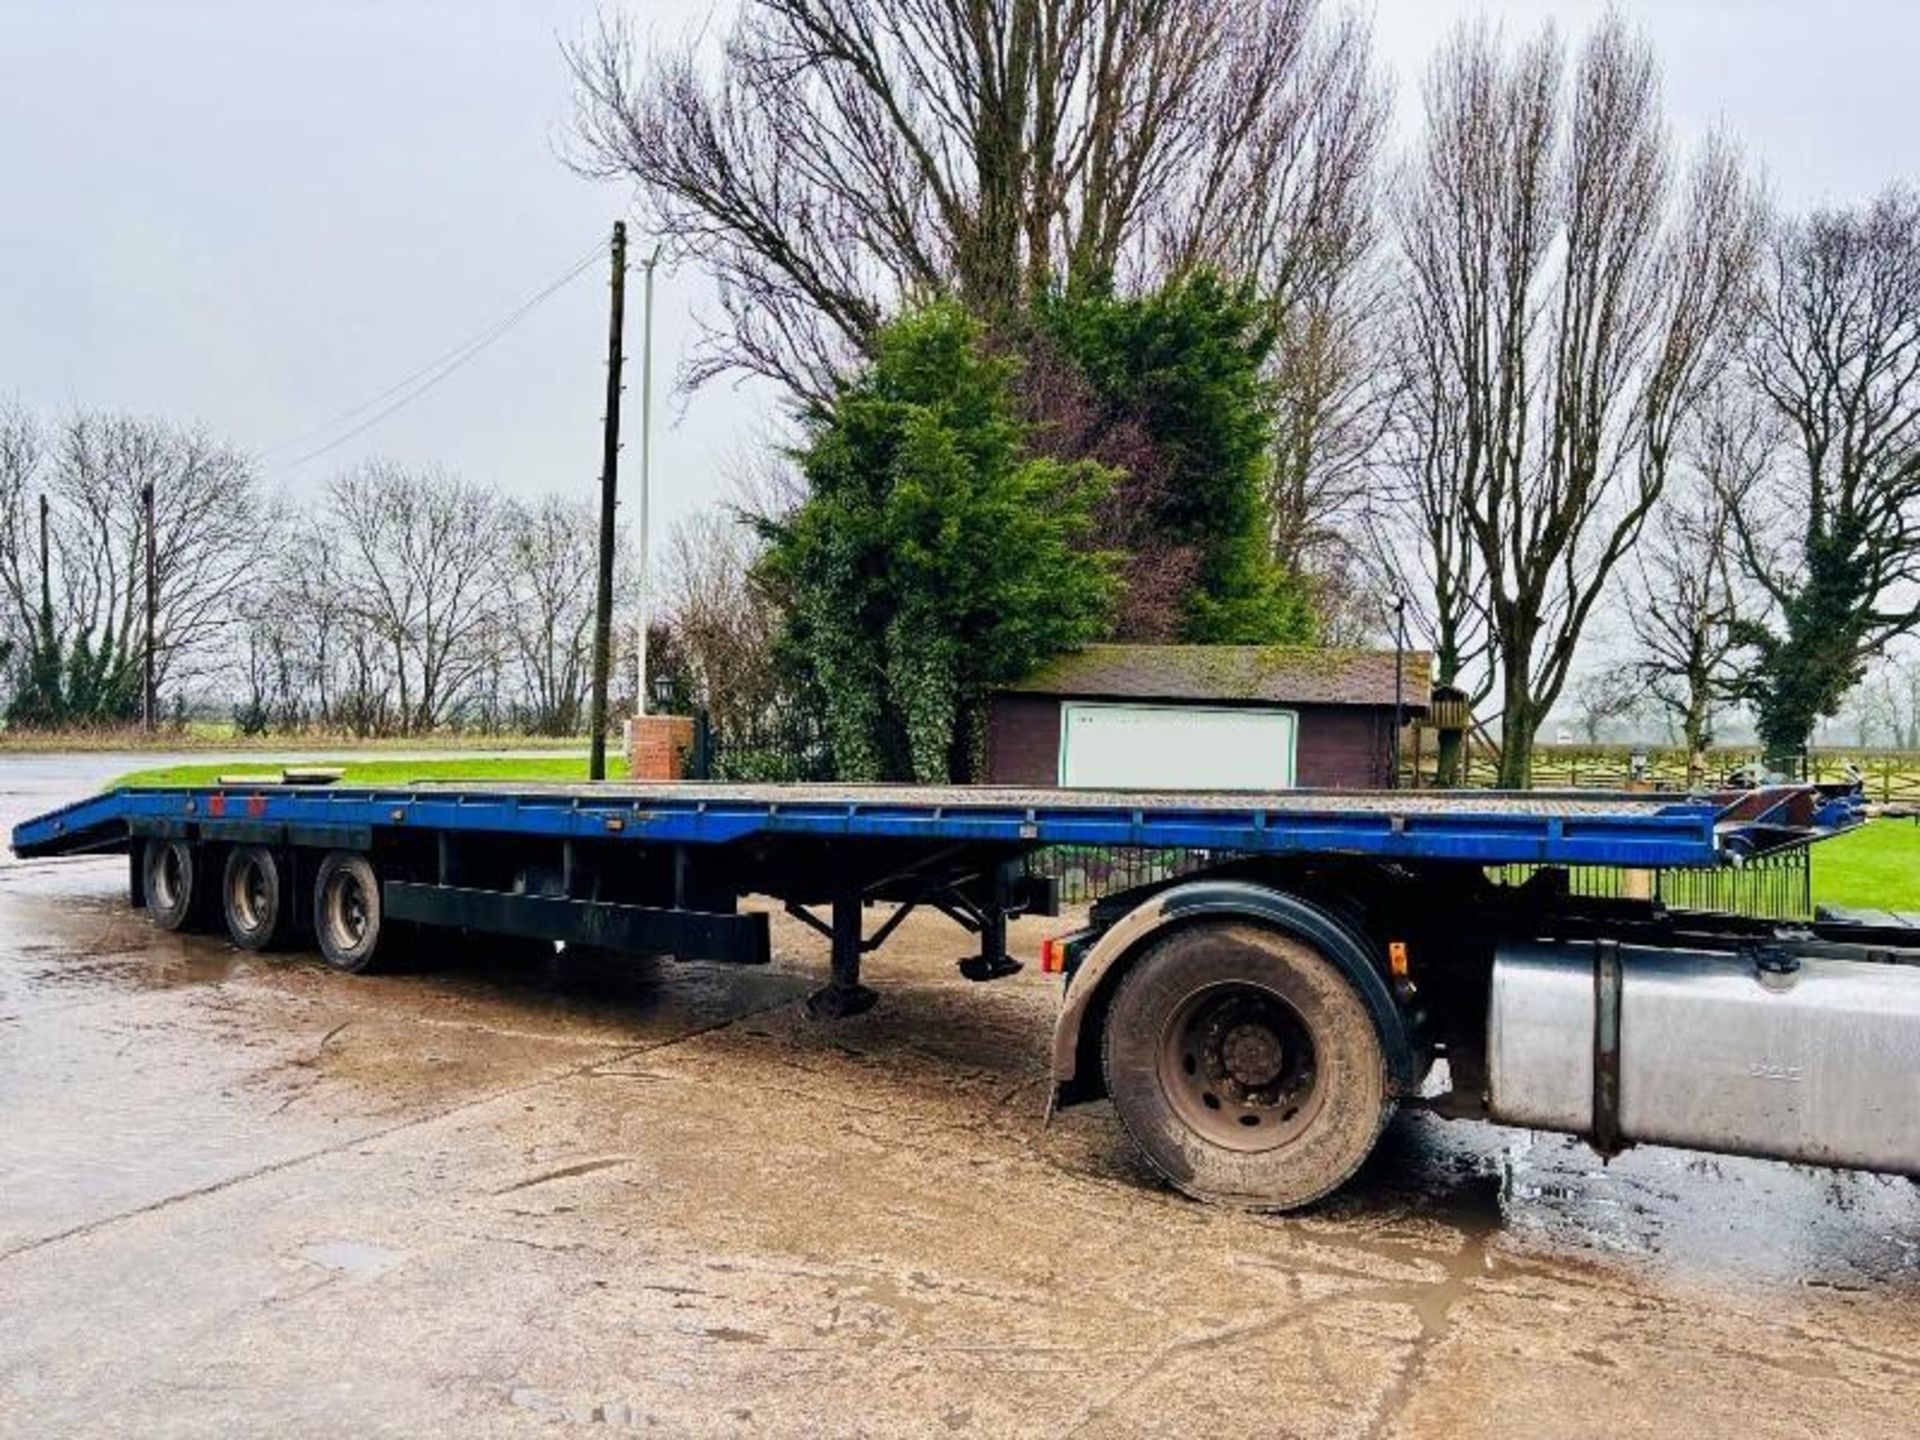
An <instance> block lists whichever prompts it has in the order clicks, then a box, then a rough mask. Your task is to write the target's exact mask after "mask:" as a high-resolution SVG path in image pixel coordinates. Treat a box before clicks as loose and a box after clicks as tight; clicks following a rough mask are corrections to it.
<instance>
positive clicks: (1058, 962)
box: [1040, 940, 1067, 975]
mask: <svg viewBox="0 0 1920 1440" xmlns="http://www.w3.org/2000/svg"><path fill="white" fill-rule="evenodd" d="M1066 968H1067V947H1066V946H1064V945H1062V944H1061V943H1060V942H1059V941H1058V940H1042V941H1041V942H1040V973H1041V974H1043V975H1058V974H1060V973H1061V972H1062V971H1063V970H1065V969H1066Z"/></svg>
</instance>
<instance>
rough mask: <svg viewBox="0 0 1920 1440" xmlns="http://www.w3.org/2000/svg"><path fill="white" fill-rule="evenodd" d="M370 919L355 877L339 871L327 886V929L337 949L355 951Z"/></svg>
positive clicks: (368, 907) (369, 907)
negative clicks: (331, 932)
mask: <svg viewBox="0 0 1920 1440" xmlns="http://www.w3.org/2000/svg"><path fill="white" fill-rule="evenodd" d="M372 918H373V917H372V914H371V906H369V905H368V903H367V893H366V887H365V886H363V885H362V884H361V883H360V877H359V876H357V875H351V874H348V873H347V872H345V871H342V872H340V873H339V874H336V875H335V876H334V877H333V878H332V879H331V880H330V881H329V882H328V883H327V926H328V928H329V929H331V930H332V931H333V935H334V939H335V940H336V941H337V942H338V943H339V945H340V948H341V949H343V950H357V949H359V948H360V944H361V942H362V941H364V940H365V939H366V938H367V929H368V926H369V925H370V924H371V923H372Z"/></svg>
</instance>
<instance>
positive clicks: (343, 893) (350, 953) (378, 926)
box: [313, 850, 386, 975]
mask: <svg viewBox="0 0 1920 1440" xmlns="http://www.w3.org/2000/svg"><path fill="white" fill-rule="evenodd" d="M382 920H383V916H382V914H381V904H380V877H379V876H378V875H377V874H375V873H374V869H373V865H372V862H370V861H369V860H368V859H367V857H366V856H364V855H357V854H354V853H353V852H351V851H347V850H333V851H329V852H328V854H327V857H326V859H324V860H322V861H321V862H320V869H319V872H318V873H317V874H316V875H315V876H314V881H313V933H314V937H315V938H316V939H317V940H318V941H319V942H320V953H321V954H322V955H324V956H326V958H327V963H328V964H329V965H331V966H333V967H334V968H335V969H337V970H345V971H347V972H348V973H349V974H354V975H364V974H366V973H368V972H370V971H374V970H378V969H379V968H380V967H381V965H382V964H383V963H384V961H385V959H386V957H385V956H384V955H383V954H382V953H381V944H380V942H381V939H382V929H383V926H382Z"/></svg>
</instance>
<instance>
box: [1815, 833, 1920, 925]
mask: <svg viewBox="0 0 1920 1440" xmlns="http://www.w3.org/2000/svg"><path fill="white" fill-rule="evenodd" d="M1813 898H1814V902H1815V903H1816V904H1818V903H1820V902H1822V901H1825V902H1827V903H1828V904H1833V905H1858V906H1863V907H1865V908H1867V909H1871V910H1920V823H1916V822H1915V821H1912V820H1874V821H1871V822H1869V823H1868V824H1867V825H1866V826H1865V827H1864V828H1862V829H1859V830H1856V831H1854V832H1853V833H1852V834H1850V835H1842V836H1841V837H1840V838H1839V839H1837V840H1823V841H1821V842H1820V843H1819V844H1817V845H1815V846H1814V847H1813Z"/></svg>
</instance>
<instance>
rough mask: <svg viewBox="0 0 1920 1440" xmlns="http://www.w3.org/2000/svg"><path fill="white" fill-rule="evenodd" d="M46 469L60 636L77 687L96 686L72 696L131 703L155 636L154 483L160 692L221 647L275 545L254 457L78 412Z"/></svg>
mask: <svg viewBox="0 0 1920 1440" xmlns="http://www.w3.org/2000/svg"><path fill="white" fill-rule="evenodd" d="M49 469H50V475H49V477H48V478H49V485H48V490H49V493H50V495H51V496H52V498H53V502H54V515H55V525H54V533H55V551H56V557H57V558H56V564H57V566H58V569H59V587H58V588H59V592H60V593H61V594H62V596H63V597H64V607H63V616H62V632H63V634H64V635H65V637H66V639H67V641H68V646H69V651H70V655H69V673H70V675H71V676H72V677H73V683H74V684H75V686H76V687H77V688H78V689H80V690H82V691H85V692H87V693H85V694H81V695H76V697H74V698H75V701H76V703H78V704H79V705H80V707H81V709H82V710H83V711H85V710H91V709H101V708H102V707H104V710H115V709H118V710H122V711H124V712H125V713H132V712H133V711H134V710H135V709H137V707H138V696H139V670H140V665H141V659H142V656H143V654H144V652H145V643H146V642H145V605H146V583H147V582H146V562H145V555H146V542H147V533H146V532H147V526H146V518H145V507H144V505H143V503H142V500H141V494H142V491H143V490H144V489H146V488H147V487H149V486H151V487H152V491H153V508H154V536H153V539H154V576H155V587H154V589H155V595H156V600H157V604H156V609H157V615H156V619H155V626H154V645H153V651H154V674H155V684H156V687H157V688H159V689H162V690H165V689H166V688H168V687H170V686H174V685H178V684H183V683H185V682H186V681H187V680H189V679H191V678H192V677H193V676H195V675H196V674H198V673H200V672H201V671H202V670H204V669H205V667H207V666H209V665H212V664H214V663H216V662H217V661H218V660H219V659H220V658H222V657H223V655H224V653H225V652H224V644H225V640H226V635H227V631H228V629H229V627H230V626H231V625H232V624H233V623H234V620H235V610H234V603H235V600H236V598H237V597H238V595H239V593H240V591H241V589H242V587H243V586H244V585H245V584H246V582H247V581H248V580H249V579H250V578H251V577H252V576H253V575H254V574H255V572H256V571H257V569H258V566H259V562H260V558H261V556H262V555H263V554H265V553H266V552H267V550H268V548H269V546H270V544H271V541H272V538H273V537H272V534H271V516H270V515H269V513H268V512H267V510H266V508H265V507H264V506H263V505H262V503H261V500H260V494H259V489H258V486H257V484H256V482H255V479H254V475H253V470H252V466H251V463H250V462H249V460H248V459H247V457H246V456H245V455H244V454H242V453H241V452H240V451H238V450H236V449H234V448H233V447H232V446H229V445H226V444H223V443H222V442H220V441H217V440H215V439H213V438H212V437H211V436H210V435H208V434H207V433H206V432H205V431H204V430H200V429H183V428H180V427H177V426H174V425H171V424H168V423H166V422H164V421H157V420H143V419H138V418H136V417H133V416H128V415H110V414H102V413H96V412H82V413H79V414H76V415H74V416H72V417H71V418H69V419H68V420H66V421H64V422H63V423H62V424H61V425H60V426H59V428H58V431H57V433H56V435H55V437H54V440H53V444H52V447H51V457H50V466H49ZM116 697H117V698H116ZM95 718H106V715H105V713H102V714H101V715H99V716H97V717H95Z"/></svg>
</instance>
